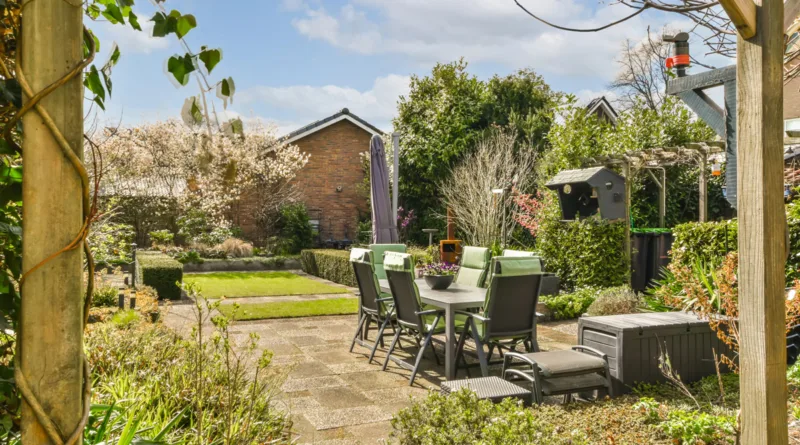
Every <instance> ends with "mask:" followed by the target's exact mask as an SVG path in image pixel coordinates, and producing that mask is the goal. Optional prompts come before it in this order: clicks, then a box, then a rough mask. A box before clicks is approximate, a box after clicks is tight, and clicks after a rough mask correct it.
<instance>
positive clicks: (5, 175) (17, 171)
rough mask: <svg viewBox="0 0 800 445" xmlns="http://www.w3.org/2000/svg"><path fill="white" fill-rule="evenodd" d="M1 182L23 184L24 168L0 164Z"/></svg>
mask: <svg viewBox="0 0 800 445" xmlns="http://www.w3.org/2000/svg"><path fill="white" fill-rule="evenodd" d="M0 182H6V183H12V182H22V166H21V165H14V166H8V165H5V164H0Z"/></svg>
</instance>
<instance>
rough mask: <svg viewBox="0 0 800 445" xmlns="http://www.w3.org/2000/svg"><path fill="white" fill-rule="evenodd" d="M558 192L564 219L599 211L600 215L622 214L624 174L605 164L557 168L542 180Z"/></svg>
mask: <svg viewBox="0 0 800 445" xmlns="http://www.w3.org/2000/svg"><path fill="white" fill-rule="evenodd" d="M546 186H547V188H549V189H550V190H554V191H556V192H558V201H559V204H560V205H561V215H562V219H564V220H574V219H576V218H579V217H580V218H586V217H589V216H592V215H596V214H599V215H600V217H601V218H603V219H620V218H625V178H624V177H622V176H621V175H619V174H617V173H616V172H614V171H613V170H609V169H607V168H605V167H595V168H586V169H581V170H564V171H562V172H559V173H558V174H557V175H556V176H555V177H553V179H551V180H550V182H548V183H547V184H546Z"/></svg>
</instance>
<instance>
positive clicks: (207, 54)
mask: <svg viewBox="0 0 800 445" xmlns="http://www.w3.org/2000/svg"><path fill="white" fill-rule="evenodd" d="M199 57H200V60H201V61H202V62H203V65H205V67H206V71H208V73H209V74H211V71H212V70H213V69H214V67H215V66H217V64H218V63H219V62H220V60H222V50H219V49H205V47H204V48H203V50H202V51H200V56H199Z"/></svg>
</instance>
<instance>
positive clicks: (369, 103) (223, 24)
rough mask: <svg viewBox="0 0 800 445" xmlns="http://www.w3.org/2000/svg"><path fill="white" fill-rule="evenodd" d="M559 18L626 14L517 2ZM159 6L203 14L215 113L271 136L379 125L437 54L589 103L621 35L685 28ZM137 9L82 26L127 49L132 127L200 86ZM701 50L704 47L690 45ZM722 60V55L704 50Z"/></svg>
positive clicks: (394, 3) (469, 6)
mask: <svg viewBox="0 0 800 445" xmlns="http://www.w3.org/2000/svg"><path fill="white" fill-rule="evenodd" d="M521 2H522V3H523V4H524V5H525V6H526V7H528V8H529V9H531V10H532V11H533V12H534V13H536V14H538V15H540V16H542V17H544V18H546V19H547V20H550V21H552V22H556V23H558V24H563V25H567V26H572V27H591V26H597V25H600V24H605V23H608V22H610V21H613V20H614V19H616V18H619V17H621V16H622V15H625V14H626V13H630V10H628V9H627V8H624V7H620V6H608V3H610V2H608V1H605V2H600V1H599V0H521ZM164 6H165V7H166V8H167V9H177V10H179V11H180V12H182V13H183V14H193V15H194V16H195V17H196V19H197V22H198V26H197V28H195V29H193V30H192V31H191V32H190V33H189V34H188V36H187V37H186V41H187V42H188V44H189V45H190V47H191V48H192V49H193V50H195V51H198V50H199V48H200V47H201V46H203V45H205V46H208V47H211V48H222V51H223V60H222V62H221V63H220V64H219V65H218V66H217V67H216V68H215V69H214V71H213V73H212V75H211V78H210V79H211V80H212V81H218V80H220V79H222V78H225V77H229V76H231V77H233V78H234V80H235V84H236V93H235V96H234V101H233V103H232V104H229V106H228V107H227V109H224V110H223V104H222V102H220V101H218V100H216V101H215V105H216V107H217V111H218V112H219V113H220V119H223V120H225V119H227V118H234V117H242V118H244V119H245V121H246V122H249V121H252V120H256V119H258V120H261V121H264V122H266V123H270V124H274V125H276V126H277V131H278V133H280V134H286V133H288V132H290V131H292V130H295V129H297V128H299V127H302V126H304V125H306V124H309V123H311V122H313V121H315V120H318V119H322V118H324V117H327V116H329V115H331V114H334V113H336V112H337V111H339V110H341V109H342V108H344V107H347V108H349V109H350V111H352V112H353V113H355V114H357V115H358V116H360V117H361V118H363V119H365V120H367V121H368V122H370V123H372V124H373V125H375V126H377V127H378V128H381V129H382V130H385V131H391V130H392V125H391V120H392V117H393V116H394V115H395V113H396V110H397V101H398V98H399V97H400V96H402V95H405V94H407V93H408V91H409V80H410V76H411V75H419V76H424V75H426V74H429V73H430V71H431V68H432V67H433V66H434V65H435V64H436V63H437V62H443V63H447V62H451V61H454V60H457V59H458V58H460V57H464V58H465V60H466V61H467V62H468V63H469V68H468V71H469V72H470V73H472V74H475V75H477V76H478V77H479V78H482V79H488V78H490V77H492V76H493V75H495V74H499V75H507V74H510V73H512V72H514V71H516V70H519V69H522V68H532V69H533V70H535V71H536V72H537V73H539V74H541V75H542V76H543V77H544V79H545V81H547V82H548V83H549V84H550V86H551V87H553V88H554V89H556V90H560V91H565V92H568V93H572V94H575V95H576V96H577V97H578V98H579V100H582V101H584V102H588V101H589V100H591V99H592V98H594V97H597V96H600V95H606V96H611V97H612V98H613V92H609V91H608V84H609V82H610V81H611V80H612V79H613V77H614V75H615V73H616V72H617V70H618V65H617V63H616V62H615V59H616V58H617V56H618V54H619V51H620V48H621V45H622V44H623V42H624V40H625V39H632V40H634V41H641V40H642V39H643V38H645V36H646V33H647V30H648V28H649V29H651V30H652V31H653V32H656V33H660V30H661V29H662V28H663V27H664V26H669V27H670V28H672V29H679V30H688V29H689V28H690V26H691V24H690V23H689V22H687V21H686V20H685V19H683V18H682V17H680V16H678V15H674V14H672V15H670V14H666V13H659V12H652V13H651V12H646V13H644V14H641V15H639V16H637V17H636V18H634V19H632V20H630V21H628V22H626V23H624V24H623V25H620V26H616V27H613V28H611V29H609V30H606V31H603V32H599V33H582V34H579V33H571V32H566V31H559V30H556V29H553V28H550V27H547V26H546V25H543V24H541V23H538V22H536V21H534V20H533V19H532V18H530V17H528V16H527V15H525V14H524V13H523V12H522V11H521V10H520V9H519V8H517V6H516V5H515V4H514V2H513V0H226V1H219V0H167V1H166V2H165V3H164ZM134 11H135V12H136V13H137V15H138V16H139V17H140V19H139V21H140V22H141V23H142V25H143V28H144V32H136V31H133V30H132V29H130V28H129V27H122V26H120V25H111V24H109V23H105V22H95V23H90V24H89V26H90V27H91V28H92V29H93V30H94V31H95V32H96V33H97V35H98V37H99V38H100V40H101V42H102V43H101V48H100V51H99V54H98V57H99V60H100V61H101V62H102V61H103V60H104V58H107V57H108V55H109V54H110V51H111V47H112V45H111V42H114V43H116V44H117V45H118V46H119V48H120V50H121V52H122V57H121V59H120V61H119V63H118V65H117V66H116V67H115V68H114V71H113V76H112V79H113V82H114V90H113V93H112V96H111V99H110V100H108V101H107V107H106V112H105V113H102V114H100V115H98V118H99V119H100V120H101V121H102V122H104V123H106V124H120V123H121V124H122V125H123V126H133V125H136V124H139V123H141V122H151V121H155V120H160V119H169V118H178V117H179V116H180V109H181V106H182V105H183V102H184V100H185V99H186V98H187V97H189V96H192V95H197V94H198V87H197V84H196V82H195V81H194V80H193V81H192V82H190V83H189V84H188V85H187V86H184V87H180V88H176V87H175V86H174V85H173V83H172V82H170V80H169V77H168V75H167V74H166V70H165V65H166V60H167V59H168V58H169V57H170V56H172V55H175V54H183V51H181V48H180V45H179V43H178V42H177V40H176V39H175V37H174V36H170V37H169V38H161V39H158V38H153V37H150V36H149V33H150V32H151V30H152V23H151V22H148V21H147V20H149V17H152V16H153V14H154V13H155V11H156V10H155V7H154V6H152V5H151V4H150V3H148V2H146V1H144V0H140V1H139V2H137V4H136V6H135V8H134ZM695 48H697V51H696V52H698V53H699V52H700V48H699V44H696V45H695ZM711 62H716V64H717V65H718V66H722V65H725V64H728V63H732V62H728V61H720V60H716V61H714V60H712V61H711Z"/></svg>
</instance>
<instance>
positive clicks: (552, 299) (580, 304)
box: [541, 287, 602, 320]
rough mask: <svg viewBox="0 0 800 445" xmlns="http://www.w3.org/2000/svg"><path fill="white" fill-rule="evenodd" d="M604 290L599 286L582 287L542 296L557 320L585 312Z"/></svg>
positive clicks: (574, 316)
mask: <svg viewBox="0 0 800 445" xmlns="http://www.w3.org/2000/svg"><path fill="white" fill-rule="evenodd" d="M601 292H602V289H601V288H597V287H581V288H577V289H575V290H574V291H573V292H570V293H561V294H558V295H555V296H543V297H541V300H542V303H544V304H545V306H547V308H548V309H550V311H551V312H552V314H553V318H555V319H556V320H570V319H573V318H578V317H580V316H581V315H583V314H585V313H586V311H587V310H588V309H589V307H590V306H591V305H592V303H594V302H595V300H597V297H598V295H600V293H601Z"/></svg>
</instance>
